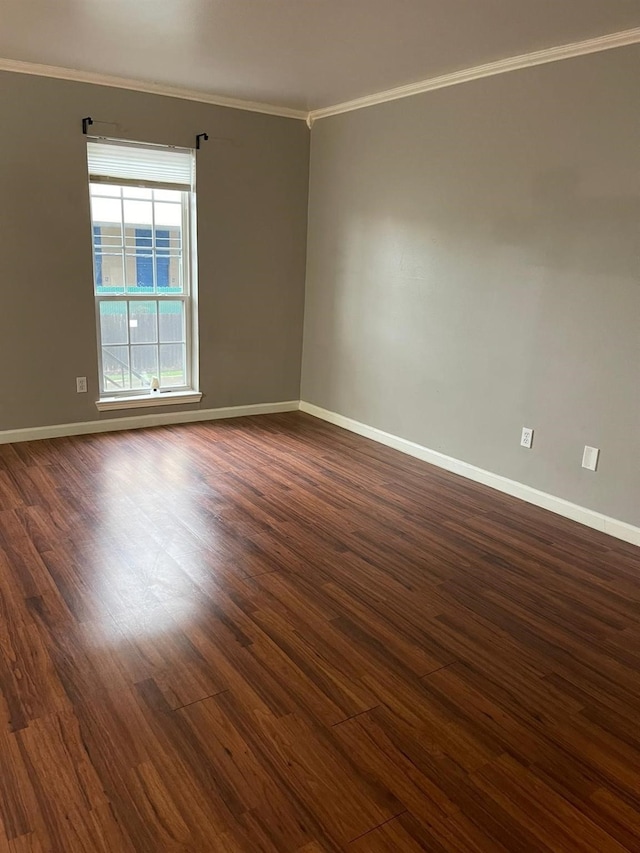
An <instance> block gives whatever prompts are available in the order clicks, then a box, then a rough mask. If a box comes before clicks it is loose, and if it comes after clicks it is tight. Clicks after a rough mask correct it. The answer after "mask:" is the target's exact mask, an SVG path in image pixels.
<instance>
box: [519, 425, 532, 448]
mask: <svg viewBox="0 0 640 853" xmlns="http://www.w3.org/2000/svg"><path fill="white" fill-rule="evenodd" d="M520 444H521V445H522V447H526V448H527V450H531V445H532V444H533V430H532V429H531V428H530V427H522V435H521V436H520Z"/></svg>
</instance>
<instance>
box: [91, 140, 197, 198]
mask: <svg viewBox="0 0 640 853" xmlns="http://www.w3.org/2000/svg"><path fill="white" fill-rule="evenodd" d="M87 159H88V164H89V178H90V180H91V181H94V182H107V183H117V184H134V185H135V186H138V187H140V186H147V185H151V184H152V185H154V186H158V185H161V186H164V187H167V188H169V189H183V190H190V189H191V188H192V184H193V174H194V169H193V164H194V156H193V151H191V150H189V149H186V148H161V147H158V146H153V145H138V144H129V143H123V142H110V141H105V140H99V141H95V142H87Z"/></svg>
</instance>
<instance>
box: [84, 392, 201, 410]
mask: <svg viewBox="0 0 640 853" xmlns="http://www.w3.org/2000/svg"><path fill="white" fill-rule="evenodd" d="M201 399H202V394H201V393H200V392H199V391H166V392H164V393H160V394H140V395H136V396H135V397H102V398H101V399H100V400H96V408H97V409H98V411H99V412H110V411H113V410H114V409H146V408H149V407H152V406H178V405H184V404H185V403H199V402H200V400H201Z"/></svg>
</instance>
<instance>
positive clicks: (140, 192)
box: [122, 187, 152, 199]
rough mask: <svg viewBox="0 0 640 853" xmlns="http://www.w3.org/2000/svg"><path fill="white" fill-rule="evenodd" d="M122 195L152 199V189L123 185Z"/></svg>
mask: <svg viewBox="0 0 640 853" xmlns="http://www.w3.org/2000/svg"><path fill="white" fill-rule="evenodd" d="M122 195H123V196H124V197H125V198H145V199H151V195H152V190H147V189H145V188H144V187H123V188H122Z"/></svg>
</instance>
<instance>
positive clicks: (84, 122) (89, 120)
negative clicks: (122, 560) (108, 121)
mask: <svg viewBox="0 0 640 853" xmlns="http://www.w3.org/2000/svg"><path fill="white" fill-rule="evenodd" d="M92 124H93V119H92V118H91V116H87V117H86V118H83V119H82V132H83V133H84V135H85V136H86V135H87V128H89V127H90V126H91V125H92Z"/></svg>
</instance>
